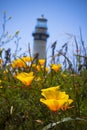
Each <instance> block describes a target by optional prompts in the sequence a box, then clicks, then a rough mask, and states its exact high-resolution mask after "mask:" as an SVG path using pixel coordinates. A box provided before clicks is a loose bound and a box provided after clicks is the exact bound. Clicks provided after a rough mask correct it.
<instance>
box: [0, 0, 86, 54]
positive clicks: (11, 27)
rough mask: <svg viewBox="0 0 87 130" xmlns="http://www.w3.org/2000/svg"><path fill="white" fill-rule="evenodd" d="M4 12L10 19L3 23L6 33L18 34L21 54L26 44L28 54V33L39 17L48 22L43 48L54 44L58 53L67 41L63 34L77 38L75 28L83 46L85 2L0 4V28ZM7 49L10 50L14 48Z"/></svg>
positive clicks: (6, 0) (10, 0)
mask: <svg viewBox="0 0 87 130" xmlns="http://www.w3.org/2000/svg"><path fill="white" fill-rule="evenodd" d="M4 11H6V12H7V16H8V17H9V16H12V19H11V20H10V21H9V23H7V31H8V32H9V33H11V34H13V33H15V32H16V31H17V30H20V36H21V40H20V47H22V48H23V50H24V51H26V50H27V44H28V43H30V46H31V50H32V45H33V37H32V32H33V31H34V27H35V25H36V19H37V18H38V17H40V16H41V14H44V17H46V18H47V19H48V23H47V24H48V32H49V34H50V37H49V39H48V42H47V46H49V47H50V46H51V44H52V43H53V42H54V41H56V40H57V49H59V48H60V47H61V46H62V45H63V44H64V42H66V40H67V38H68V37H67V35H66V33H70V34H73V35H76V36H77V37H79V27H81V29H82V34H83V39H84V41H85V44H86V45H87V0H0V28H1V24H2V22H3V12H4ZM0 30H1V29H0ZM11 46H12V48H13V46H14V44H11ZM8 47H9V44H8ZM49 52H50V51H49Z"/></svg>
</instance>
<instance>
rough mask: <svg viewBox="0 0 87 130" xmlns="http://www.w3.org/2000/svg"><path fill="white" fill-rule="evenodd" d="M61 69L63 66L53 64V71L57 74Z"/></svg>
mask: <svg viewBox="0 0 87 130" xmlns="http://www.w3.org/2000/svg"><path fill="white" fill-rule="evenodd" d="M60 68H61V64H58V65H57V64H52V65H51V69H53V70H54V71H55V72H58V71H59V70H60Z"/></svg>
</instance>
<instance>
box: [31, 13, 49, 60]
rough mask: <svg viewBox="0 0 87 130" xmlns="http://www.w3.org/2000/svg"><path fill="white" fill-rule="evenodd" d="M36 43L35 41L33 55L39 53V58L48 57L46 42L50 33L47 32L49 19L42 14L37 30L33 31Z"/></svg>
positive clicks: (38, 20)
mask: <svg viewBox="0 0 87 130" xmlns="http://www.w3.org/2000/svg"><path fill="white" fill-rule="evenodd" d="M32 35H33V37H34V43H33V57H34V56H35V54H38V58H39V59H45V58H46V43H47V38H48V37H49V34H48V33H47V19H46V18H44V16H43V15H42V16H41V18H38V19H37V24H36V26H35V31H34V32H33V34H32Z"/></svg>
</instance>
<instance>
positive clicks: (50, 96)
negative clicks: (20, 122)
mask: <svg viewBox="0 0 87 130" xmlns="http://www.w3.org/2000/svg"><path fill="white" fill-rule="evenodd" d="M41 91H42V93H41V95H42V96H43V97H44V98H41V99H40V102H42V103H44V104H45V105H47V106H48V107H49V109H50V110H52V111H57V110H60V109H62V110H64V109H65V110H66V109H67V108H68V106H69V105H70V104H71V103H72V102H73V100H72V99H69V95H68V94H66V93H65V92H61V91H60V90H59V86H56V87H50V88H47V89H42V90H41Z"/></svg>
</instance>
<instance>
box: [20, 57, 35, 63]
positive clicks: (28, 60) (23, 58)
mask: <svg viewBox="0 0 87 130" xmlns="http://www.w3.org/2000/svg"><path fill="white" fill-rule="evenodd" d="M21 59H22V60H23V61H24V62H31V61H32V60H33V58H31V57H29V56H24V57H22V58H21Z"/></svg>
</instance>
